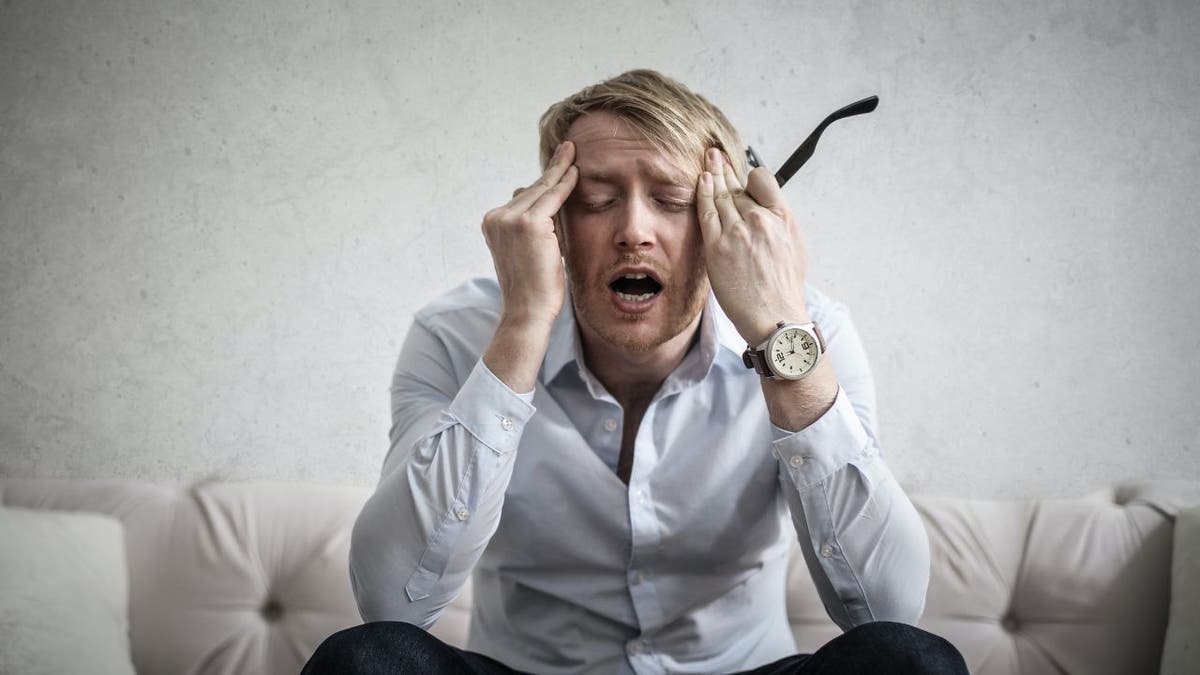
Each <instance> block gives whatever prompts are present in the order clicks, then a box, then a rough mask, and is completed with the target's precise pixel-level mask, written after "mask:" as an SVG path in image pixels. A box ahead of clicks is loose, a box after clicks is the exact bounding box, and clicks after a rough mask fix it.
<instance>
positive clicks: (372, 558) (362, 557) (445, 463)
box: [350, 321, 535, 629]
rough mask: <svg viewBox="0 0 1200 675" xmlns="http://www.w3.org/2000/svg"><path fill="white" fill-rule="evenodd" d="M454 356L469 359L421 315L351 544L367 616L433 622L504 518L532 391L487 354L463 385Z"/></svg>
mask: <svg viewBox="0 0 1200 675" xmlns="http://www.w3.org/2000/svg"><path fill="white" fill-rule="evenodd" d="M455 356H458V357H459V358H462V355H461V354H455V355H452V354H451V353H450V351H449V348H448V347H447V346H446V344H445V342H444V341H443V340H441V339H439V337H438V336H437V335H435V334H434V332H433V331H431V330H430V329H429V328H428V327H427V326H425V325H424V324H423V323H422V322H420V321H417V322H414V324H413V326H412V328H411V329H410V330H409V333H408V337H407V338H406V339H405V343H404V346H403V348H402V349H401V352H400V358H399V360H398V362H397V365H396V371H395V375H394V377H393V380H392V429H391V433H390V439H391V448H390V450H389V451H388V456H387V458H386V459H385V460H384V467H383V472H382V475H381V477H380V481H379V485H378V486H377V488H376V490H375V493H374V494H373V495H372V496H371V498H370V499H368V500H367V502H366V504H365V505H364V506H363V510H362V512H361V513H360V514H359V516H358V520H357V521H356V522H355V525H354V530H353V534H352V537H351V544H350V580H351V585H352V587H353V589H354V595H355V599H356V600H357V602H358V608H359V613H360V614H361V615H362V617H363V620H365V621H379V620H393V621H406V622H409V623H412V624H415V625H418V626H421V627H422V628H426V629H427V628H429V627H430V626H432V625H433V623H434V622H435V621H437V618H438V617H439V616H440V615H441V613H442V611H443V610H444V609H445V608H446V607H447V606H448V605H449V604H450V603H451V602H453V600H454V598H455V597H456V596H457V595H458V593H459V591H460V590H461V589H462V586H463V584H464V583H466V581H467V578H468V577H469V576H470V573H471V570H472V569H473V568H474V566H475V563H476V562H478V560H479V558H480V556H481V555H482V554H483V551H484V549H485V548H486V547H487V544H488V541H489V540H490V539H491V536H492V534H493V533H495V531H496V527H497V526H498V524H499V522H500V511H501V507H502V505H503V499H504V491H505V489H506V487H507V485H508V482H509V479H510V478H511V476H512V468H513V460H514V456H515V453H516V449H517V446H518V444H519V443H520V439H521V434H522V432H523V430H524V428H525V424H526V423H527V422H528V420H529V419H530V417H532V415H533V414H534V412H535V408H534V407H533V405H532V404H531V401H532V399H533V393H532V392H529V393H527V394H518V393H516V392H514V391H513V390H512V389H510V388H509V387H508V386H507V385H505V384H504V383H503V382H502V381H500V380H499V379H498V378H497V377H496V376H495V375H494V374H493V373H492V372H491V371H490V370H488V368H487V366H486V365H484V363H483V361H482V359H477V360H476V361H475V363H474V366H473V367H471V369H470V371H469V374H468V375H467V376H466V379H465V380H464V381H462V383H461V385H460V383H459V381H458V380H459V378H458V377H456V376H455V374H454V373H455V368H454V367H453V363H454V357H455ZM465 367H466V366H463V368H464V369H465Z"/></svg>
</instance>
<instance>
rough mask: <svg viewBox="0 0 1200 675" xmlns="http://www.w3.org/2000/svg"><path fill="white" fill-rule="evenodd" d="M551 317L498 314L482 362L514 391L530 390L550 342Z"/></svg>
mask: <svg viewBox="0 0 1200 675" xmlns="http://www.w3.org/2000/svg"><path fill="white" fill-rule="evenodd" d="M552 326H553V320H550V321H546V320H544V319H537V318H530V317H521V318H514V317H512V316H504V315H502V316H501V320H500V323H499V324H497V326H496V332H495V333H493V334H492V341H491V343H490V344H488V348H487V351H486V352H484V355H483V363H484V365H486V366H487V367H488V370H490V371H492V374H494V375H495V376H496V377H497V378H499V379H500V380H501V381H502V382H504V384H506V385H508V387H509V388H510V389H512V390H513V391H515V392H518V393H523V392H528V391H531V390H532V389H533V387H534V385H535V384H536V382H537V374H538V371H539V370H540V369H541V367H542V360H543V359H545V358H546V350H547V349H548V348H549V345H550V331H551V327H552Z"/></svg>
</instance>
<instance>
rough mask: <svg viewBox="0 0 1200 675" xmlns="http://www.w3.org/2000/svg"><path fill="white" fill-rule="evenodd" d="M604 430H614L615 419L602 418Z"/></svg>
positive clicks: (615, 428) (615, 427)
mask: <svg viewBox="0 0 1200 675" xmlns="http://www.w3.org/2000/svg"><path fill="white" fill-rule="evenodd" d="M604 430H605V431H616V430H617V421H616V420H613V419H608V420H604Z"/></svg>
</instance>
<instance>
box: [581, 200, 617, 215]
mask: <svg viewBox="0 0 1200 675" xmlns="http://www.w3.org/2000/svg"><path fill="white" fill-rule="evenodd" d="M614 201H616V200H615V199H605V200H603V201H597V202H584V203H583V208H585V209H587V210H588V211H595V212H599V211H603V210H604V209H607V208H608V207H610V206H612V204H613V202H614Z"/></svg>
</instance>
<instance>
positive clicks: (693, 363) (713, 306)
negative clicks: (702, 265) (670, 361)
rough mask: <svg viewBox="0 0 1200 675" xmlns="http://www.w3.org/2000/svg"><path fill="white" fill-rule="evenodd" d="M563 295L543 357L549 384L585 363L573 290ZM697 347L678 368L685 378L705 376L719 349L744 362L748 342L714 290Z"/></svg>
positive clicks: (545, 381)
mask: <svg viewBox="0 0 1200 675" xmlns="http://www.w3.org/2000/svg"><path fill="white" fill-rule="evenodd" d="M568 288H569V287H568ZM564 295H565V297H564V299H563V306H562V310H561V311H560V312H559V313H558V318H557V319H555V320H554V325H553V327H551V329H550V345H549V347H548V348H547V349H546V358H545V359H543V360H542V369H541V373H540V375H539V379H540V381H541V382H542V384H550V382H552V381H554V379H555V378H557V377H558V375H559V373H561V372H562V369H563V368H565V367H566V366H567V365H568V364H570V363H576V364H579V365H583V344H582V343H581V342H580V338H579V327H578V325H577V324H576V321H575V308H574V305H573V303H572V302H571V294H570V291H569V290H568V291H567V293H565V294H564ZM698 347H699V349H698V350H694V352H695V353H694V354H693V353H689V355H688V356H687V357H684V360H683V363H681V364H680V366H679V368H677V369H676V370H677V371H689V372H679V373H678V374H679V375H681V376H683V377H684V378H686V379H695V380H700V379H703V378H704V376H706V375H707V374H708V371H709V370H711V369H712V366H713V363H714V362H715V361H716V359H717V354H718V348H724V350H725V351H727V352H729V353H731V354H732V355H733V356H734V357H735V358H736V359H737V361H738V363H741V358H742V350H744V349H745V348H746V341H745V340H743V339H742V336H741V335H739V334H738V332H737V329H736V328H734V326H733V322H731V321H730V320H729V317H727V316H725V312H724V311H722V310H721V306H720V305H719V304H718V303H717V299H716V296H714V295H713V294H712V291H709V293H708V298H707V299H706V301H705V305H704V314H703V315H702V316H701V317H700V342H699V345H698ZM693 357H695V358H693ZM689 375H690V377H689Z"/></svg>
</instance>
